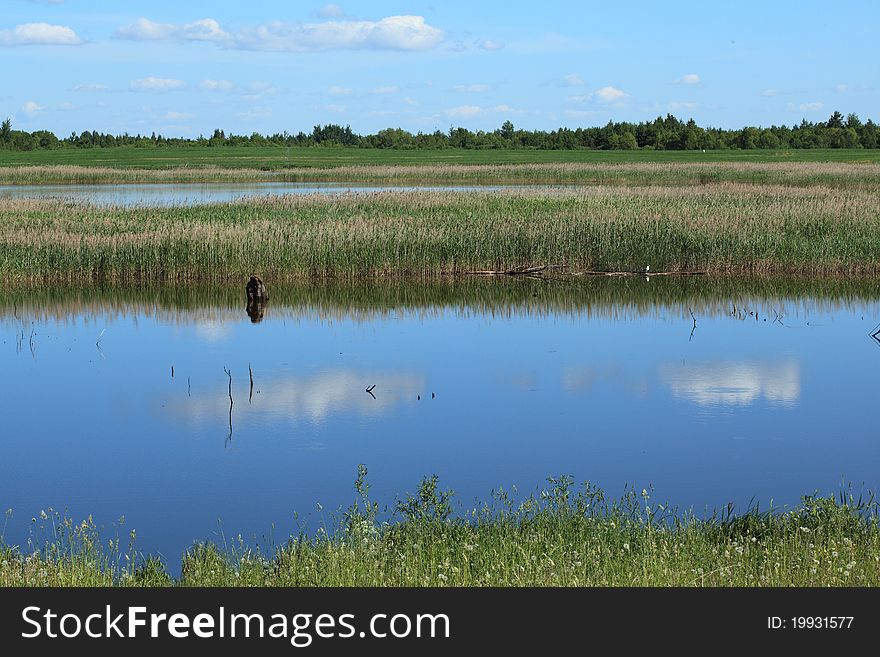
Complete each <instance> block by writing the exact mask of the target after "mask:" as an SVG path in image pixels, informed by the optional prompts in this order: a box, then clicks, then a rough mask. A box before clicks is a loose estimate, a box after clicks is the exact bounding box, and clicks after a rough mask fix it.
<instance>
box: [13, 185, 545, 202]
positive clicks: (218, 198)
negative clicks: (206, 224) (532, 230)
mask: <svg viewBox="0 0 880 657" xmlns="http://www.w3.org/2000/svg"><path fill="white" fill-rule="evenodd" d="M520 187H522V186H520ZM520 187H517V188H520ZM530 187H533V186H530ZM507 188H509V186H507V187H499V186H450V185H437V186H424V185H420V186H394V187H388V186H369V185H362V184H346V183H287V182H259V183H187V184H165V183H160V184H120V185H0V200H11V199H41V198H50V199H63V200H72V201H86V202H89V203H94V204H96V205H122V206H172V205H205V204H208V203H228V202H230V201H236V200H239V199H244V198H250V197H259V196H280V195H283V194H297V195H305V194H343V193H349V192H359V193H365V192H380V191H421V192H432V191H434V192H439V191H492V190H499V189H507Z"/></svg>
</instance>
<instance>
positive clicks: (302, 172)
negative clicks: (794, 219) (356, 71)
mask: <svg viewBox="0 0 880 657" xmlns="http://www.w3.org/2000/svg"><path fill="white" fill-rule="evenodd" d="M198 182H210V183H234V182H299V183H321V182H334V183H339V182H341V183H357V184H365V185H622V186H632V185H635V186H644V185H656V186H663V185H707V184H715V183H725V182H732V183H746V184H759V185H787V186H800V187H804V186H814V185H824V186H831V187H835V188H844V189H849V188H860V189H875V190H876V189H878V188H880V163H877V162H860V163H847V162H687V161H684V162H554V163H526V164H432V165H423V164H416V165H403V164H401V165H381V164H376V165H342V166H330V167H328V166H319V167H287V168H277V169H271V170H269V169H264V170H261V169H257V168H222V167H213V166H200V167H183V166H177V167H168V168H160V169H155V168H152V169H148V168H116V167H104V166H79V165H37V166H4V167H0V184H3V185H46V184H75V185H80V184H91V185H94V184H119V183H156V184H162V183H165V184H167V183H198Z"/></svg>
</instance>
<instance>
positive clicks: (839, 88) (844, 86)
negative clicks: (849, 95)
mask: <svg viewBox="0 0 880 657" xmlns="http://www.w3.org/2000/svg"><path fill="white" fill-rule="evenodd" d="M834 88H835V89H836V90H837V92H838V93H841V94H842V93H844V92H846V91H849V90H850V86H849V85H848V84H838V85H837V86H836V87H834Z"/></svg>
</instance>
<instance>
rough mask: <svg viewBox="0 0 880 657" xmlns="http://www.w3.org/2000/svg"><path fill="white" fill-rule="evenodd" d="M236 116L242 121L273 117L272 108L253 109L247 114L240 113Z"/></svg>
mask: <svg viewBox="0 0 880 657" xmlns="http://www.w3.org/2000/svg"><path fill="white" fill-rule="evenodd" d="M236 116H237V117H239V118H242V119H267V118H269V117H270V116H272V108H271V107H252V108H251V109H249V110H247V111H246V112H239V113H238V114H236Z"/></svg>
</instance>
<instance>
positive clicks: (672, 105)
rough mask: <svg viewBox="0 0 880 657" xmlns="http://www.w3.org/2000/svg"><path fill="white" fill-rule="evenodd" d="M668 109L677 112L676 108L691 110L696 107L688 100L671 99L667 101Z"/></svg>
mask: <svg viewBox="0 0 880 657" xmlns="http://www.w3.org/2000/svg"><path fill="white" fill-rule="evenodd" d="M669 109H670V110H671V111H673V112H677V111H678V110H692V109H697V104H696V103H691V102H688V101H673V102H671V103H669Z"/></svg>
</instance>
